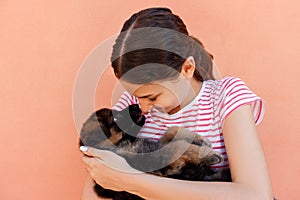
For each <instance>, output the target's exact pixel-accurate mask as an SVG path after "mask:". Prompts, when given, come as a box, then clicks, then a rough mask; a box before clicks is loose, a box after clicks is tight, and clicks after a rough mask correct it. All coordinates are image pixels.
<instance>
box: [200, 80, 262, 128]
mask: <svg viewBox="0 0 300 200" xmlns="http://www.w3.org/2000/svg"><path fill="white" fill-rule="evenodd" d="M206 85H207V86H206V87H207V88H209V92H210V94H211V98H212V99H214V101H215V103H216V107H217V108H216V110H217V111H218V114H219V116H220V117H221V121H223V120H224V119H225V118H226V117H227V116H228V115H229V114H230V113H231V112H232V111H234V110H235V109H237V108H239V107H241V106H243V105H246V104H250V105H251V107H252V110H253V114H254V118H255V122H256V124H258V123H259V122H260V121H261V120H262V118H263V114H264V102H263V100H262V98H261V97H259V96H258V95H256V94H255V93H254V92H253V91H252V90H250V89H249V87H248V86H247V85H246V83H245V82H244V81H242V80H241V79H240V78H237V77H224V78H222V79H220V80H209V81H207V84H206Z"/></svg>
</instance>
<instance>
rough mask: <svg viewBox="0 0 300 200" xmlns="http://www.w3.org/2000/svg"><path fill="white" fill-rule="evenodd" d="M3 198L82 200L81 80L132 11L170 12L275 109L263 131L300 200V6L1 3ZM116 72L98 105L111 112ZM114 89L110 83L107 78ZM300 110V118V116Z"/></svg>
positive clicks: (278, 187) (273, 165)
mask: <svg viewBox="0 0 300 200" xmlns="http://www.w3.org/2000/svg"><path fill="white" fill-rule="evenodd" d="M0 5H1V6H0V44H1V48H0V75H1V77H0V84H1V89H0V103H1V112H0V117H1V141H2V142H1V145H0V152H1V164H0V177H1V178H0V199H1V200H12V199H13V200H21V199H22V200H24V199H44V200H48V199H49V200H52V199H61V200H69V199H70V200H74V199H79V196H80V193H81V188H82V185H83V180H84V177H85V175H86V174H85V169H84V167H83V165H82V164H81V160H80V153H79V151H78V148H77V140H78V135H77V132H76V127H75V125H74V121H73V116H72V115H73V114H72V90H73V84H74V81H75V77H76V73H77V71H78V70H79V68H80V64H81V63H82V62H83V60H84V59H85V58H86V56H87V55H88V53H89V52H90V51H91V50H92V49H93V48H94V47H95V46H96V45H97V44H99V43H101V42H102V41H103V40H105V39H106V38H108V37H110V36H111V35H114V34H116V33H117V32H118V31H119V30H120V26H121V24H122V23H123V21H124V20H125V19H127V18H128V17H129V16H130V15H131V14H132V13H133V12H135V11H137V10H139V9H141V8H145V7H149V6H160V5H166V6H169V7H170V8H172V10H173V11H174V12H175V13H177V14H179V15H180V16H181V17H182V18H183V19H184V21H185V22H186V24H187V26H188V28H189V31H190V33H192V34H193V35H194V36H197V37H199V38H200V39H201V40H202V41H203V42H204V43H205V44H206V47H207V48H208V49H209V50H210V51H211V52H212V53H213V54H214V55H215V58H216V59H215V61H216V63H217V65H218V66H219V69H220V70H221V72H222V75H223V76H225V75H231V76H238V77H241V78H242V79H243V80H244V81H245V82H246V83H247V84H248V85H249V87H250V88H251V89H253V90H254V91H256V93H257V94H259V95H260V96H262V97H263V98H264V99H265V102H266V115H265V119H264V121H263V123H262V124H261V125H260V126H259V132H260V136H261V139H262V143H263V146H264V149H265V152H266V157H267V161H268V164H269V168H270V174H271V178H272V183H273V188H274V192H275V194H276V195H277V196H278V198H279V199H300V195H299V191H297V189H298V182H299V180H298V179H299V178H300V176H299V175H300V169H299V164H300V160H299V159H298V157H299V156H298V155H297V153H299V149H298V143H299V139H300V134H299V133H300V128H299V126H298V123H299V121H300V117H299V116H300V115H299V114H298V112H299V111H300V109H299V108H300V106H299V102H300V92H299V88H298V86H299V79H298V77H299V74H300V67H299V66H300V56H299V55H300V44H299V39H298V38H299V35H300V12H299V11H298V10H299V9H298V8H299V6H300V3H299V2H298V1H296V0H290V1H288V2H287V1H281V0H252V1H246V0H231V1H199V0H186V1H184V3H183V1H182V2H180V3H179V1H177V3H175V1H172V0H167V1H159V0H147V1H137V0H127V1H117V0H110V1H100V0H90V1H83V0H79V1H70V0H65V1H53V0H45V1H38V0H29V1H16V0H4V1H1V4H0ZM112 77H113V76H112V73H111V71H108V73H106V76H105V77H104V78H103V79H102V80H101V81H100V85H99V87H98V91H100V93H99V92H98V93H97V96H96V99H97V100H98V101H97V103H96V106H97V107H101V106H104V105H106V106H107V105H108V106H109V105H110V95H111V92H110V91H111V90H112V89H113V83H115V80H114V79H112ZM103 80H105V81H106V82H108V86H105V87H104V85H103V83H104V82H105V81H103ZM297 111H298V112H297Z"/></svg>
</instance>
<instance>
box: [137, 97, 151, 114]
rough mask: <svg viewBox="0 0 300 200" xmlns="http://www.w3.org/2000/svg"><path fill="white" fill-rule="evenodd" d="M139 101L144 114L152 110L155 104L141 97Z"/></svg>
mask: <svg viewBox="0 0 300 200" xmlns="http://www.w3.org/2000/svg"><path fill="white" fill-rule="evenodd" d="M139 103H140V107H141V110H142V114H146V113H148V112H149V110H151V109H152V107H153V104H151V103H150V102H148V101H147V100H143V99H139Z"/></svg>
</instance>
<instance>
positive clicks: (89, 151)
mask: <svg viewBox="0 0 300 200" xmlns="http://www.w3.org/2000/svg"><path fill="white" fill-rule="evenodd" d="M79 149H80V150H81V151H82V153H84V154H85V155H87V156H90V157H95V158H100V159H101V160H105V159H104V158H109V157H111V156H113V155H115V153H113V152H111V151H108V150H100V149H96V148H93V147H88V146H81V147H80V148H79Z"/></svg>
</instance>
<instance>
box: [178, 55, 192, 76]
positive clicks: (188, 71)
mask: <svg viewBox="0 0 300 200" xmlns="http://www.w3.org/2000/svg"><path fill="white" fill-rule="evenodd" d="M194 72H195V60H194V57H193V56H189V57H188V58H187V59H186V60H185V61H184V63H183V65H182V68H181V75H182V76H183V77H185V78H186V79H191V78H193V76H194Z"/></svg>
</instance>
